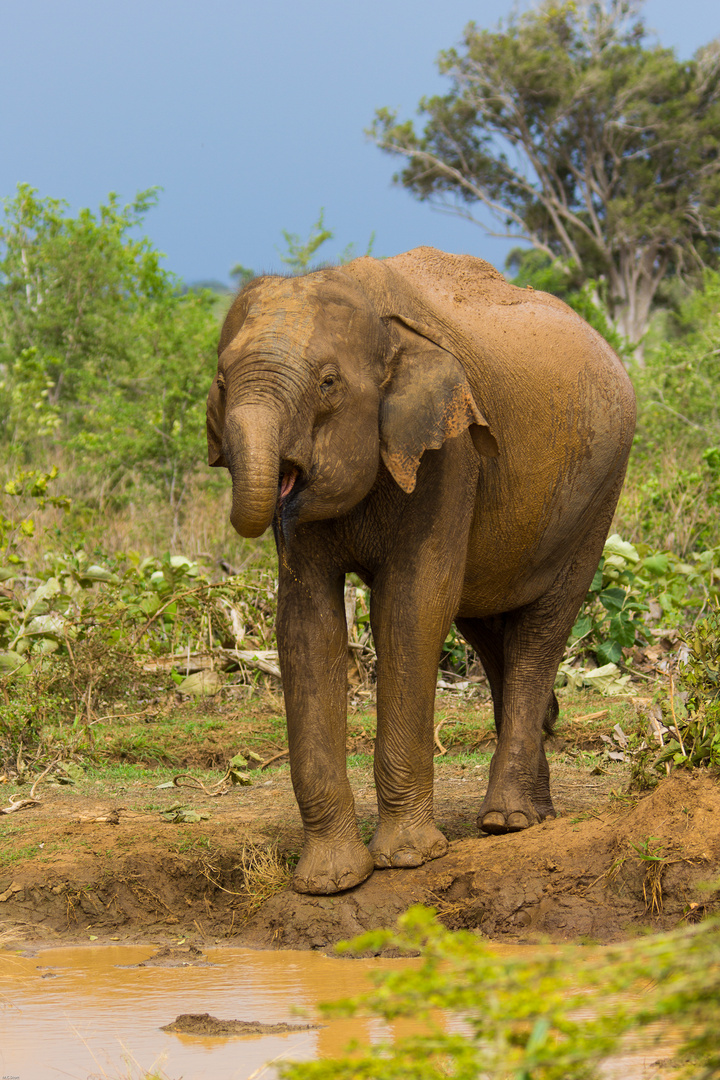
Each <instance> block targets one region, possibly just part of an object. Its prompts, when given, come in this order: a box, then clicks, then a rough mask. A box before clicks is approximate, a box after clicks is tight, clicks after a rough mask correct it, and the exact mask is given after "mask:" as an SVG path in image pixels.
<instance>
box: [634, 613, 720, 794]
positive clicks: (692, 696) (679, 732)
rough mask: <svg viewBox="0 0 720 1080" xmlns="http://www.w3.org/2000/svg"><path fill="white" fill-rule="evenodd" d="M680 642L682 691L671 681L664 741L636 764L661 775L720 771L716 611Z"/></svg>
mask: <svg viewBox="0 0 720 1080" xmlns="http://www.w3.org/2000/svg"><path fill="white" fill-rule="evenodd" d="M684 641H685V645H686V648H687V650H688V655H687V660H686V662H685V664H684V665H683V666H682V667H681V668H680V670H679V672H678V679H679V683H680V688H681V690H680V693H678V694H676V693H675V687H674V684H672V683H671V686H670V696H669V700H668V705H667V708H666V710H665V713H666V715H665V722H666V724H667V725H668V726H667V728H666V729H665V730H666V734H667V741H666V742H665V745H664V746H663V748H662V749H661V750H660V752H659V753H658V752H657V751H656V750H655V751H650V750H647V751H645V752H644V753H643V756H642V761H641V762H640V767H641V768H645V769H647V768H648V767H651V768H652V769H654V770H655V771H656V772H658V773H660V774H661V775H662V774H663V773H664V772H665V770H666V768H667V766H668V765H669V766H670V767H674V766H683V767H685V768H695V767H697V766H701V765H702V766H712V767H715V768H720V608H718V607H716V608H715V609H714V610H713V611H711V612H710V613H709V614H708V615H706V616H705V617H703V618H701V619H698V620H697V622H696V623H695V624H694V626H693V628H692V629H691V630H690V631H688V632H687V633H686V635H685V637H684Z"/></svg>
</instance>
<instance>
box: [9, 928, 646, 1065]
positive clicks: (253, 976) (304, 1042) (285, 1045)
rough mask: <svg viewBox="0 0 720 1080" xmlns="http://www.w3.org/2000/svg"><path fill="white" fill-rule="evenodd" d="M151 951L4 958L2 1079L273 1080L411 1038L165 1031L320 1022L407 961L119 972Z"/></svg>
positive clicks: (388, 1031) (242, 963)
mask: <svg viewBox="0 0 720 1080" xmlns="http://www.w3.org/2000/svg"><path fill="white" fill-rule="evenodd" d="M153 952H154V950H153V948H152V947H148V946H146V947H128V946H115V947H112V946H110V947H107V946H103V947H97V946H86V947H79V948H77V947H76V948H62V949H46V950H43V951H42V952H40V953H38V954H37V955H36V956H34V957H21V956H18V955H16V954H12V953H9V952H2V951H0V1080H7V1078H10V1080H46V1078H48V1080H50V1078H52V1080H57V1078H59V1077H72V1078H73V1080H87V1078H88V1077H102V1078H106V1077H107V1078H108V1080H117V1078H120V1077H122V1078H123V1080H125V1078H127V1077H138V1076H142V1075H143V1071H144V1070H149V1069H151V1068H152V1067H153V1066H155V1067H156V1068H161V1069H162V1070H163V1071H164V1073H165V1074H166V1075H167V1077H168V1078H170V1080H179V1078H180V1077H184V1078H185V1080H206V1078H207V1080H250V1078H251V1077H253V1076H254V1075H256V1074H257V1076H258V1078H259V1077H260V1076H262V1080H270V1078H271V1077H273V1076H274V1075H275V1070H274V1069H272V1068H269V1069H267V1070H263V1066H264V1065H265V1064H266V1063H267V1062H270V1061H272V1060H273V1059H276V1058H278V1057H287V1058H293V1059H295V1060H307V1059H311V1058H317V1057H329V1056H332V1055H335V1054H338V1053H340V1052H341V1051H342V1050H343V1049H344V1048H345V1047H346V1046H347V1044H348V1042H350V1040H351V1039H358V1040H360V1041H361V1042H364V1041H368V1042H374V1041H378V1040H380V1039H387V1038H393V1037H394V1036H396V1035H402V1034H406V1033H407V1030H408V1027H407V1021H406V1022H404V1023H402V1025H398V1026H397V1027H393V1026H388V1025H385V1024H384V1023H382V1022H381V1021H379V1020H333V1021H330V1022H329V1023H328V1024H327V1026H325V1027H323V1028H321V1029H318V1030H314V1031H296V1032H291V1033H288V1034H287V1035H273V1036H262V1037H244V1038H217V1037H216V1038H206V1037H201V1036H190V1035H177V1034H173V1033H169V1032H165V1031H161V1030H160V1028H161V1027H162V1026H163V1025H165V1024H169V1023H171V1022H172V1021H173V1020H174V1019H175V1017H176V1016H178V1015H179V1014H180V1013H210V1014H211V1015H212V1016H215V1017H217V1018H218V1019H221V1020H259V1021H262V1022H263V1023H279V1022H287V1023H302V1022H303V1021H305V1022H308V1020H314V1019H316V1018H317V1011H316V1006H317V1002H318V1001H328V1000H332V999H334V998H338V997H346V996H349V995H352V994H357V993H359V992H361V991H362V990H364V989H366V988H367V987H368V985H369V979H368V973H369V972H371V971H373V970H378V969H387V968H392V967H397V966H398V965H403V964H407V963H412V961H407V960H405V961H403V960H342V959H335V958H330V957H326V956H323V955H320V954H318V953H312V952H290V951H283V952H256V951H252V950H249V949H207V950H206V952H205V955H206V957H207V959H208V960H209V961H210V963H211V964H212V966H210V967H178V968H159V967H148V968H128V967H127V966H126V965H131V964H137V963H140V962H141V961H143V960H147V959H148V958H149V957H150V956H151V955H152V954H153ZM579 959H580V958H579ZM583 961H584V958H582V959H581V962H583ZM298 1009H300V1010H302V1011H303V1013H304V1016H302V1017H300V1016H298ZM449 1026H451V1027H455V1025H454V1024H453V1023H452V1022H450V1024H449ZM460 1027H461V1025H458V1028H460ZM646 1046H647V1044H646ZM660 1056H662V1054H661V1053H660V1052H659V1051H658V1049H657V1048H656V1047H655V1048H653V1047H651V1046H648V1047H647V1049H646V1050H645V1051H637V1052H635V1053H632V1054H631V1055H629V1056H627V1057H623V1058H622V1059H617V1060H615V1061H614V1062H611V1063H608V1068H607V1071H606V1075H607V1076H608V1077H613V1080H615V1078H617V1080H649V1078H651V1077H654V1076H656V1075H657V1072H656V1070H655V1069H654V1068H652V1067H651V1066H652V1063H653V1062H655V1061H656V1060H657V1058H658V1057H660ZM665 1075H667V1074H665Z"/></svg>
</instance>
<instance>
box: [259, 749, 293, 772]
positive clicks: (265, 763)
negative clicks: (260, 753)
mask: <svg viewBox="0 0 720 1080" xmlns="http://www.w3.org/2000/svg"><path fill="white" fill-rule="evenodd" d="M289 753H290V751H289V750H281V751H280V753H279V754H275V755H274V756H273V757H270V758H268V759H267V761H263V763H262V765H261V766H260V770H261V771H262V770H263V769H267V767H268V765H272V763H273V761H279V760H280V758H283V757H287V756H288V754H289Z"/></svg>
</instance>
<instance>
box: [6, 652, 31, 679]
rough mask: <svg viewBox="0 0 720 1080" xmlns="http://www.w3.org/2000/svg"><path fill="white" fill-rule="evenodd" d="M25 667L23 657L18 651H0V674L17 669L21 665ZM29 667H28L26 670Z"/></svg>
mask: <svg viewBox="0 0 720 1080" xmlns="http://www.w3.org/2000/svg"><path fill="white" fill-rule="evenodd" d="M23 666H25V667H27V665H26V664H25V657H24V656H21V655H20V653H18V652H4V653H0V675H6V674H7V673H8V672H11V671H18V670H19V669H20V668H21V667H23ZM29 670H30V669H29V668H28V671H29Z"/></svg>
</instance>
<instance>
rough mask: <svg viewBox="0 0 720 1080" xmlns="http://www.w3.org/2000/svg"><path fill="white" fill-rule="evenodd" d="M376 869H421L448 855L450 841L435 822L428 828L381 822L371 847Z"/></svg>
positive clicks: (427, 825) (428, 825)
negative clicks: (416, 867)
mask: <svg viewBox="0 0 720 1080" xmlns="http://www.w3.org/2000/svg"><path fill="white" fill-rule="evenodd" d="M368 846H369V848H370V853H371V855H372V857H373V858H374V860H375V869H376V870H387V869H389V868H390V867H411V866H422V864H423V863H426V862H430V860H431V859H439V858H440V857H441V856H442V855H444V854H445V853H446V852H447V849H448V842H447V840H446V839H445V837H444V836H443V834H442V833H441V832H440V830H439V829H436V828H435V826H434V825H433V823H432V822H427V823H426V824H425V825H410V824H405V825H403V824H401V823H400V822H392V821H391V822H381V823H380V825H378V828H377V832H376V833H375V835H374V837H373V838H372V840H371V841H370V844H369V845H368Z"/></svg>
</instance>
